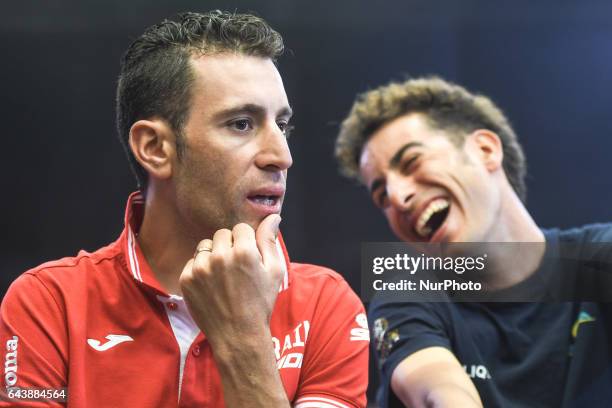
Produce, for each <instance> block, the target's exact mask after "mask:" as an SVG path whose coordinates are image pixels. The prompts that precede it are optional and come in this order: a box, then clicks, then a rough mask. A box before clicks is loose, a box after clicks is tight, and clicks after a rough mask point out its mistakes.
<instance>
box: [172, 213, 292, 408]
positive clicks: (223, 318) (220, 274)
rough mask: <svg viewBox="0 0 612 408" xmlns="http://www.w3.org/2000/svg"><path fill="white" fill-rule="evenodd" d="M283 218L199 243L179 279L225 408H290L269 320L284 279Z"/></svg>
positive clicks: (268, 219)
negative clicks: (280, 235) (207, 350)
mask: <svg viewBox="0 0 612 408" xmlns="http://www.w3.org/2000/svg"><path fill="white" fill-rule="evenodd" d="M279 223H280V216H278V215H277V214H271V215H269V216H267V217H266V218H265V219H264V220H263V221H262V222H261V224H260V225H259V227H258V228H257V231H253V228H251V227H250V226H249V225H247V224H238V225H236V226H235V227H234V228H233V230H232V231H230V230H228V229H222V230H219V231H217V232H216V233H215V235H214V236H213V239H212V241H211V240H204V241H202V242H200V243H199V244H198V248H197V249H196V253H195V255H194V258H193V259H191V260H189V261H188V262H187V264H186V265H185V267H184V268H183V272H182V273H181V277H180V280H179V282H180V285H181V289H182V292H183V296H184V298H185V301H186V303H187V305H188V307H189V311H190V313H191V315H192V316H193V319H194V320H195V322H196V323H197V324H198V326H199V327H200V329H201V330H202V331H203V332H204V334H205V335H206V338H207V339H208V341H209V343H210V346H211V348H212V352H213V356H214V358H215V362H216V363H217V367H218V368H219V373H220V375H221V379H222V382H223V392H224V396H225V402H226V406H228V407H232V406H240V407H242V406H254V407H255V406H262V407H263V406H268V407H274V406H279V407H280V406H283V407H288V406H289V404H288V401H287V397H286V395H285V392H284V389H283V385H282V382H281V380H280V376H279V374H278V370H277V369H276V358H275V356H274V350H273V346H272V335H271V334H270V316H271V315H272V310H273V308H274V303H275V301H276V296H277V295H278V290H279V288H280V283H281V281H282V279H283V267H282V263H283V262H284V260H283V259H282V257H280V256H279V253H278V251H277V248H276V236H277V234H278V225H279Z"/></svg>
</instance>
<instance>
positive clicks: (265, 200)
mask: <svg viewBox="0 0 612 408" xmlns="http://www.w3.org/2000/svg"><path fill="white" fill-rule="evenodd" d="M278 198H279V197H278V196H275V195H254V196H251V197H249V200H251V201H254V202H255V203H257V204H260V205H265V206H270V207H272V206H274V205H276V203H277V202H278Z"/></svg>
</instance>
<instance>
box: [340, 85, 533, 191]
mask: <svg viewBox="0 0 612 408" xmlns="http://www.w3.org/2000/svg"><path fill="white" fill-rule="evenodd" d="M410 113H422V114H424V115H425V117H426V118H427V123H428V124H429V125H430V126H432V127H433V128H435V129H438V130H445V131H449V132H447V133H446V134H447V136H449V138H450V139H451V140H452V141H453V142H455V144H456V145H458V146H461V145H463V141H464V140H465V135H467V134H469V133H471V132H473V131H475V130H477V129H488V130H491V131H492V132H495V133H496V134H497V135H498V136H499V138H500V139H501V142H502V148H503V152H504V159H503V162H502V166H503V168H504V172H505V174H506V177H507V178H508V181H509V182H510V185H511V186H512V188H513V189H514V191H515V192H516V194H517V195H518V197H519V198H520V199H521V200H522V201H523V202H525V200H526V197H527V187H526V185H525V176H526V173H527V163H526V160H525V155H524V154H523V149H522V148H521V145H520V144H519V142H518V139H517V137H516V134H515V133H514V130H513V129H512V126H511V125H510V122H509V121H508V119H507V118H506V116H505V115H504V114H503V112H502V111H501V110H500V109H499V108H498V107H497V106H496V105H495V104H494V103H493V102H492V101H491V99H489V98H487V97H486V96H484V95H479V94H473V93H470V92H469V91H467V90H466V89H465V88H463V87H461V86H459V85H457V84H453V83H451V82H448V81H445V80H443V79H441V78H439V77H435V76H432V77H423V78H415V79H409V80H407V81H404V82H400V83H398V82H391V83H390V84H388V85H384V86H381V87H379V88H376V89H374V90H371V91H368V92H365V93H363V94H361V95H359V96H357V99H356V100H355V103H354V104H353V107H352V109H351V112H350V113H349V115H348V116H347V118H346V119H345V120H344V121H343V122H342V126H341V128H340V134H339V135H338V138H337V140H336V158H337V159H338V161H339V163H340V168H341V170H342V172H343V173H344V175H346V176H347V177H350V178H354V179H357V180H359V159H360V156H361V152H362V150H363V147H364V145H365V144H366V142H367V141H368V139H369V138H370V136H372V134H374V133H375V132H376V131H377V130H378V129H380V128H381V127H382V126H383V125H385V124H386V123H389V122H391V121H393V120H394V119H397V118H399V117H400V116H404V115H408V114H410Z"/></svg>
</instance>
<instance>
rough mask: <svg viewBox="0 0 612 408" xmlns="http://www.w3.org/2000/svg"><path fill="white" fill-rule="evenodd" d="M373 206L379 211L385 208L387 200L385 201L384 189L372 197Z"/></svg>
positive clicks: (385, 193)
mask: <svg viewBox="0 0 612 408" xmlns="http://www.w3.org/2000/svg"><path fill="white" fill-rule="evenodd" d="M374 204H376V206H377V207H378V208H380V209H385V208H386V207H387V205H388V204H389V200H388V199H387V192H386V191H385V190H384V189H381V192H380V193H378V194H377V195H376V196H375V197H374Z"/></svg>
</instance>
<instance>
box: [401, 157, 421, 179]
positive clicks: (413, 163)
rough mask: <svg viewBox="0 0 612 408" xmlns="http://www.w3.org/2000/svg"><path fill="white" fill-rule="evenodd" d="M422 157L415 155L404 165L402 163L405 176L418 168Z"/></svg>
mask: <svg viewBox="0 0 612 408" xmlns="http://www.w3.org/2000/svg"><path fill="white" fill-rule="evenodd" d="M419 157H420V155H418V154H417V155H415V156H412V157H411V158H409V159H408V160H406V161H405V162H404V163H402V167H401V170H402V173H403V174H408V173H409V172H411V171H412V170H414V168H415V167H416V164H417V160H418V159H419Z"/></svg>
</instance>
